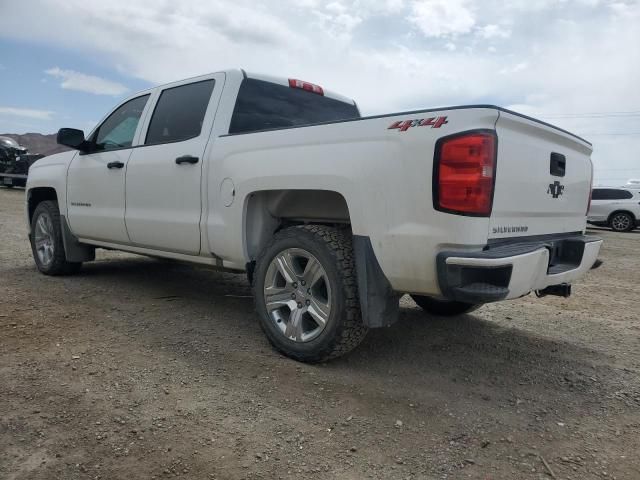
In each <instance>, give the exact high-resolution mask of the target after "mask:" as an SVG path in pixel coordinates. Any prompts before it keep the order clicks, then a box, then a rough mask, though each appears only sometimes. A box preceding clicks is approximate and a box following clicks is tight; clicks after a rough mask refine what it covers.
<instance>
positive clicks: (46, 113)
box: [0, 107, 54, 120]
mask: <svg viewBox="0 0 640 480" xmlns="http://www.w3.org/2000/svg"><path fill="white" fill-rule="evenodd" d="M53 114H54V112H52V111H50V110H36V109H33V108H17V107H0V115H3V116H4V115H7V116H11V117H22V118H30V119H33V120H49V119H50V118H51V117H52V116H53Z"/></svg>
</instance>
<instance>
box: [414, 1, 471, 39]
mask: <svg viewBox="0 0 640 480" xmlns="http://www.w3.org/2000/svg"><path fill="white" fill-rule="evenodd" d="M408 20H409V21H410V22H411V23H413V24H414V25H415V26H416V27H418V29H419V30H420V31H421V32H422V34H423V35H425V36H426V37H443V36H449V35H458V34H463V33H468V32H469V31H471V29H472V28H473V26H474V25H475V23H476V20H475V17H474V15H473V13H472V11H471V10H470V8H469V2H467V1H466V0H415V1H414V2H413V5H412V7H411V15H410V16H409V17H408Z"/></svg>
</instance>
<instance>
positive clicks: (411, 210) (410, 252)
mask: <svg viewBox="0 0 640 480" xmlns="http://www.w3.org/2000/svg"><path fill="white" fill-rule="evenodd" d="M439 116H446V117H447V122H448V123H447V124H445V125H442V126H441V127H440V128H431V127H429V126H426V127H414V128H409V129H407V130H406V131H400V130H399V129H389V126H390V125H392V124H393V123H394V122H396V121H404V120H412V119H421V118H431V117H439ZM497 116H498V114H497V111H495V110H492V109H490V108H476V109H460V110H441V111H429V112H418V113H409V114H398V115H393V116H385V117H374V118H369V119H366V118H365V119H361V120H357V121H346V122H340V123H332V124H327V125H317V126H309V127H301V128H291V129H283V130H274V131H266V132H260V133H251V134H244V135H231V136H223V137H219V138H217V139H216V140H215V146H214V148H212V149H211V154H210V155H211V157H210V158H209V162H210V164H211V168H209V169H208V173H207V175H208V179H207V181H208V190H209V192H208V193H209V198H208V202H209V205H208V208H207V212H208V213H207V220H206V222H207V239H208V240H207V241H208V243H209V247H210V249H211V251H212V252H215V254H216V255H217V256H220V257H221V258H222V259H223V260H225V261H227V262H230V263H232V264H237V265H241V264H242V265H244V262H246V261H248V260H250V259H249V257H248V254H247V249H246V243H245V241H244V228H245V215H246V205H247V200H248V198H249V196H250V195H251V194H252V193H254V192H259V191H264V190H279V189H320V190H329V191H335V192H338V193H340V194H341V195H342V196H343V197H344V198H345V199H346V202H347V205H348V208H349V213H350V218H351V224H352V229H353V233H354V234H355V235H363V236H368V237H370V238H371V242H372V245H373V249H374V252H375V254H376V256H377V259H378V261H379V263H380V265H381V267H382V269H383V271H384V272H385V274H386V276H387V278H388V279H389V281H390V282H391V284H392V286H393V287H394V289H396V290H398V291H406V292H414V291H415V292H423V293H424V292H432V293H438V292H439V290H438V287H437V281H436V268H435V256H436V254H437V252H438V251H439V250H440V249H442V248H445V247H446V248H450V247H455V246H458V247H460V248H477V247H478V246H481V245H484V244H485V243H486V241H487V230H488V219H487V218H473V217H460V216H455V215H450V214H446V213H442V212H437V211H435V210H434V209H433V200H432V170H433V154H434V146H435V142H436V141H437V140H438V138H440V137H442V136H445V135H450V134H453V133H456V132H461V131H465V130H470V129H478V128H489V129H493V128H494V126H495V122H496V120H497ZM224 179H230V180H231V181H232V182H233V184H234V186H235V194H236V195H235V200H234V202H233V203H232V205H231V206H229V207H224V206H223V205H224V201H223V199H222V198H221V194H220V191H221V187H222V182H223V181H224Z"/></svg>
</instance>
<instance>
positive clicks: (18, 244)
mask: <svg viewBox="0 0 640 480" xmlns="http://www.w3.org/2000/svg"><path fill="white" fill-rule="evenodd" d="M23 201H24V192H23V191H21V190H17V189H14V190H6V189H0V259H1V260H2V261H1V262H0V285H1V289H0V292H1V293H2V295H1V296H0V478H2V479H7V480H9V479H27V478H28V479H32V478H33V479H76V478H77V479H85V478H92V479H115V478H127V479H138V478H140V479H153V478H157V479H163V478H174V477H182V478H194V479H201V478H202V479H240V478H245V479H257V478H265V479H267V478H269V479H270V478H287V479H289V478H291V479H299V478H318V479H324V478H339V479H356V478H393V479H405V478H406V479H445V478H449V479H460V478H477V479H483V480H490V479H548V478H557V479H576V480H578V479H580V480H582V479H595V478H609V479H610V478H617V479H639V478H640V459H639V458H638V452H639V451H640V376H639V375H638V373H639V371H640V348H639V347H640V318H639V316H638V312H639V311H640V294H639V293H638V284H639V283H640V255H638V253H639V251H640V232H636V233H627V234H614V233H611V232H608V231H604V230H601V231H598V232H597V234H600V235H602V236H603V237H605V239H606V243H605V247H604V251H603V253H602V256H601V258H602V259H603V260H604V262H605V263H604V265H603V266H602V267H601V268H600V269H599V270H596V271H593V272H591V273H590V274H589V275H588V276H587V277H586V278H585V279H583V280H582V281H581V282H579V283H578V284H576V285H575V286H574V287H575V288H574V294H573V296H572V297H571V298H570V299H560V298H548V297H547V298H544V299H537V298H535V297H534V296H528V297H526V298H523V299H520V300H517V301H513V302H508V303H501V304H494V305H488V306H485V307H483V308H481V309H480V310H478V311H477V312H474V313H473V314H472V315H464V316H460V317H457V318H453V319H448V320H443V319H438V318H433V317H429V316H427V315H425V314H423V313H422V312H421V310H419V309H418V308H417V307H416V306H415V304H414V303H413V302H412V301H411V300H410V299H409V298H408V297H405V298H404V299H403V303H402V307H403V308H402V311H401V321H400V322H398V323H397V324H396V325H395V326H393V327H391V328H388V329H383V330H375V331H371V332H370V334H369V336H368V337H367V339H366V340H365V342H364V343H363V345H362V346H361V347H360V348H359V349H358V350H357V351H355V352H354V353H353V354H351V355H349V356H348V357H346V358H343V359H339V360H337V361H333V362H331V363H328V364H323V365H317V366H309V365H303V364H298V363H295V362H293V361H291V360H288V359H286V358H283V357H282V356H280V355H278V354H277V353H275V352H274V351H273V350H272V349H271V348H270V346H269V345H268V343H267V341H266V339H265V338H264V336H263V334H262V333H261V331H260V328H259V326H258V324H257V322H256V318H255V314H254V312H253V304H252V299H251V298H250V290H249V287H248V284H247V283H246V281H245V278H244V276H241V275H231V274H226V273H220V272H215V271H211V270H207V269H204V268H200V267H193V266H189V265H182V264H179V263H174V262H166V261H160V260H154V259H148V258H144V257H138V256H134V255H128V254H122V253H115V252H100V253H99V254H98V260H97V261H96V262H94V263H91V264H87V265H86V266H85V268H83V270H82V272H81V273H80V274H79V275H77V276H74V277H66V278H50V277H45V276H43V275H40V274H39V273H37V272H36V269H35V267H34V264H33V261H32V259H31V252H30V249H29V247H28V244H27V239H26V234H25V227H24V225H23V218H22V212H23Z"/></svg>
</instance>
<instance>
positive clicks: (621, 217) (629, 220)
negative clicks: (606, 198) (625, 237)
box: [609, 212, 635, 232]
mask: <svg viewBox="0 0 640 480" xmlns="http://www.w3.org/2000/svg"><path fill="white" fill-rule="evenodd" d="M634 224H635V220H634V218H633V217H632V216H631V215H630V214H628V213H625V212H619V213H616V214H615V215H614V216H613V217H611V220H610V221H609V225H610V226H611V230H613V231H614V232H628V231H630V230H633V227H634V226H635V225H634Z"/></svg>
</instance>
